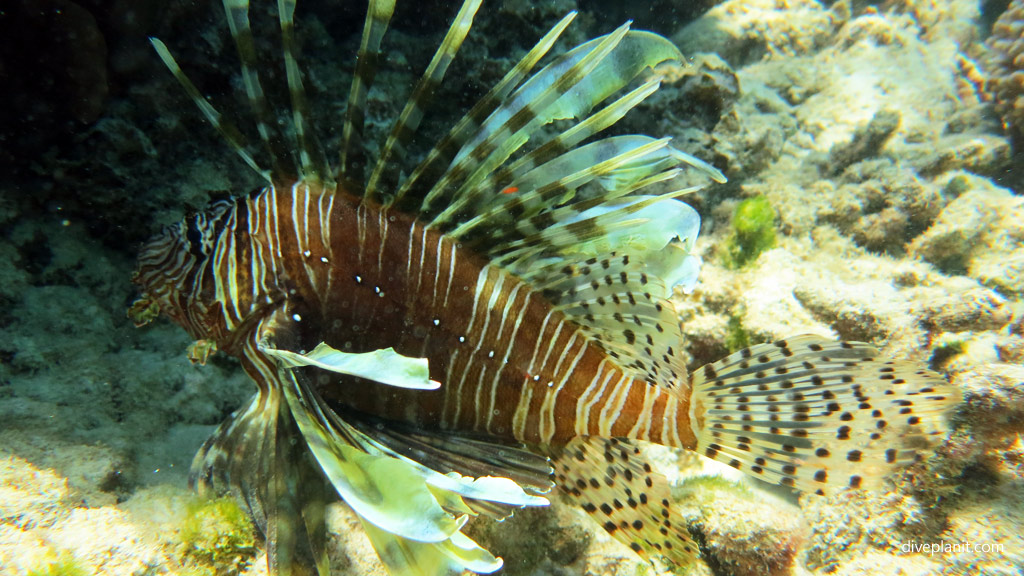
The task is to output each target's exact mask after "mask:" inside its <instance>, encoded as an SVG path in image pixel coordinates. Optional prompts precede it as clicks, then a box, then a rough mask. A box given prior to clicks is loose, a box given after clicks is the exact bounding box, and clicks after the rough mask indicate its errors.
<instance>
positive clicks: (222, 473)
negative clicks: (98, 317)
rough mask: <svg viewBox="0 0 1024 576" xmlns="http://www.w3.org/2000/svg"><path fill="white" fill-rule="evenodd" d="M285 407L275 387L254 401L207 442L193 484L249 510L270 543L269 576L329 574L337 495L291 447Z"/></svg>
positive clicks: (296, 446) (305, 455) (196, 461)
mask: <svg viewBox="0 0 1024 576" xmlns="http://www.w3.org/2000/svg"><path fill="white" fill-rule="evenodd" d="M283 403H284V399H283V398H282V397H281V394H280V393H279V392H276V391H274V390H273V389H271V390H269V391H266V392H261V393H259V394H257V395H255V396H253V398H252V399H251V400H250V401H249V404H247V405H246V407H245V408H243V409H242V410H239V411H238V412H236V413H235V414H233V415H232V416H231V417H230V418H228V419H227V420H226V421H225V422H224V423H223V424H221V425H220V427H219V428H218V429H217V430H216V432H215V433H214V434H213V435H212V436H211V437H210V438H209V439H208V440H207V441H206V442H205V443H204V444H203V446H202V448H201V449H200V450H199V452H198V453H197V454H196V456H195V458H194V459H193V461H192V470H191V474H190V477H189V485H190V486H191V487H192V488H194V489H195V490H197V491H198V492H199V493H200V494H204V495H210V496H221V495H224V494H231V495H232V496H234V497H235V498H236V499H237V500H238V501H239V502H241V503H243V504H244V505H245V506H246V508H247V509H248V511H249V515H250V517H251V518H252V519H253V521H254V523H255V524H256V527H257V528H258V529H259V531H260V532H261V533H262V534H263V535H264V537H265V538H266V543H267V560H268V563H269V568H270V572H271V573H272V574H278V575H281V576H306V575H310V574H318V575H319V576H328V574H330V570H329V563H328V559H327V550H326V540H327V526H326V523H325V520H324V509H325V507H326V506H327V503H328V502H329V501H331V500H333V498H332V497H331V496H330V494H329V492H328V488H327V485H326V483H325V482H324V480H323V477H322V475H321V473H320V470H319V468H318V467H317V465H316V464H315V463H314V462H313V461H312V460H311V459H310V458H309V455H308V453H307V451H306V450H305V449H304V448H302V446H301V445H300V444H297V443H295V442H292V439H293V438H295V436H296V435H297V434H298V430H297V429H296V428H295V422H294V421H293V420H292V418H291V416H290V414H289V412H288V410H287V409H282V408H283ZM314 569H315V570H316V572H312V570H314Z"/></svg>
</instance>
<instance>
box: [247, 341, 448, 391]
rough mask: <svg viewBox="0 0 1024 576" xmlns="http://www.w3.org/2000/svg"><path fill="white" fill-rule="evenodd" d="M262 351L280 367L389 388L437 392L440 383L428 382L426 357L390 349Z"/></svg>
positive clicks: (323, 346) (323, 347)
mask: <svg viewBox="0 0 1024 576" xmlns="http://www.w3.org/2000/svg"><path fill="white" fill-rule="evenodd" d="M261 350H262V351H263V352H264V353H265V354H267V355H268V356H271V357H273V358H275V359H276V360H277V361H279V362H280V363H281V364H282V365H283V366H286V367H289V368H297V367H300V366H313V367H316V368H320V369H321V370H327V371H329V372H335V373H338V374H347V375H349V376H358V377H360V378H366V379H367V380H373V381H374V382H379V383H381V384H387V385H388V386H396V387H398V388H411V389H414V390H436V389H437V388H439V387H440V386H441V384H440V383H439V382H436V381H434V380H431V379H430V372H429V369H428V367H427V360H426V358H410V357H409V356H403V355H401V354H399V353H397V352H395V350H394V349H393V348H385V349H383V350H374V351H373V352H364V353H359V354H353V353H349V352H342V351H340V350H336V349H334V348H331V347H330V346H328V345H327V344H325V343H323V342H321V343H320V344H318V345H317V346H316V348H314V349H313V350H312V351H310V352H307V353H304V354H303V353H299V352H290V351H288V350H278V349H276V348H268V347H263V348H261Z"/></svg>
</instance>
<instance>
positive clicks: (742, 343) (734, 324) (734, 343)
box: [725, 316, 750, 354]
mask: <svg viewBox="0 0 1024 576" xmlns="http://www.w3.org/2000/svg"><path fill="white" fill-rule="evenodd" d="M725 347H726V349H728V350H729V353H730V354H732V353H733V352H738V351H740V350H742V349H744V348H749V347H750V333H749V332H747V330H746V328H744V327H743V321H742V320H740V317H739V316H730V317H729V324H728V332H726V334H725Z"/></svg>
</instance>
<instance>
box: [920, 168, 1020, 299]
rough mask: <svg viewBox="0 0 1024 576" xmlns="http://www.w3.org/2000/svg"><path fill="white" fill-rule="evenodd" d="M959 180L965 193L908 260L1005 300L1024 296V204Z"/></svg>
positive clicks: (979, 182)
mask: <svg viewBox="0 0 1024 576" xmlns="http://www.w3.org/2000/svg"><path fill="white" fill-rule="evenodd" d="M955 178H958V179H960V181H961V182H963V184H962V186H963V187H964V188H966V191H964V192H963V193H962V194H961V195H960V196H959V197H958V198H957V199H956V200H953V201H952V202H950V203H949V205H948V206H946V208H945V209H943V211H942V212H941V213H940V214H939V216H938V218H937V219H936V220H935V223H934V224H932V226H931V227H929V228H928V229H927V230H925V232H924V233H923V234H921V235H920V236H919V237H917V238H916V239H915V240H914V241H913V242H912V243H911V244H910V247H909V251H910V254H911V255H913V256H917V257H919V258H922V259H924V260H926V261H928V262H931V263H932V264H934V265H935V266H937V267H938V268H939V269H940V270H943V271H945V272H950V273H966V274H967V275H969V276H971V277H974V278H977V279H978V280H979V281H981V282H983V283H984V284H986V285H988V286H990V287H992V288H995V289H996V290H998V291H1000V292H1002V293H1003V294H1007V295H1021V294H1024V198H1021V197H1020V196H1017V195H1014V194H1013V193H1012V192H1011V191H1009V190H1007V189H1005V188H1000V187H998V186H995V185H994V184H992V183H991V182H990V181H989V180H987V179H984V178H981V177H978V176H974V175H969V174H966V173H960V174H958V175H957V176H955Z"/></svg>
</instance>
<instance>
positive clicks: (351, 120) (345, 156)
mask: <svg viewBox="0 0 1024 576" xmlns="http://www.w3.org/2000/svg"><path fill="white" fill-rule="evenodd" d="M394 11H395V0H370V5H369V7H368V8H367V10H366V23H365V24H364V25H363V39H362V44H361V45H360V46H359V53H358V54H357V55H356V70H355V74H354V75H353V77H352V87H351V89H350V90H349V96H348V109H347V110H346V111H345V127H344V128H343V131H342V137H341V160H340V162H339V164H338V174H337V177H339V178H340V177H341V176H344V177H346V178H348V179H349V180H352V181H354V182H362V181H363V172H364V170H365V168H366V154H365V152H364V151H363V124H364V121H365V109H366V94H367V93H368V92H369V91H370V88H371V87H372V86H373V80H374V78H375V77H376V75H377V61H378V60H379V59H380V44H381V41H382V40H383V39H384V33H385V32H386V31H387V29H388V23H389V22H391V15H392V14H393V13H394Z"/></svg>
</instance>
